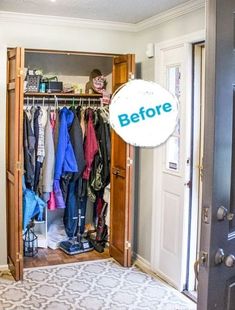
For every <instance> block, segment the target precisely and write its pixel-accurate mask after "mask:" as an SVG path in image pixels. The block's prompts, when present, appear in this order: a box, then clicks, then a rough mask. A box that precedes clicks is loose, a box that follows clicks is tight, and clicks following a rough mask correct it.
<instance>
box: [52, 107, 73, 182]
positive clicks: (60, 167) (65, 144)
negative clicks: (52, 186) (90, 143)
mask: <svg viewBox="0 0 235 310" xmlns="http://www.w3.org/2000/svg"><path fill="white" fill-rule="evenodd" d="M73 118H74V114H73V112H72V111H70V110H68V109H67V108H65V107H64V108H63V109H62V110H61V111H60V128H59V136H58V143H57V149H56V157H55V174H54V179H55V180H60V177H61V175H62V173H64V172H78V166H77V162H76V158H75V155H74V151H73V147H72V144H71V141H70V136H69V129H70V127H71V125H72V122H73Z"/></svg>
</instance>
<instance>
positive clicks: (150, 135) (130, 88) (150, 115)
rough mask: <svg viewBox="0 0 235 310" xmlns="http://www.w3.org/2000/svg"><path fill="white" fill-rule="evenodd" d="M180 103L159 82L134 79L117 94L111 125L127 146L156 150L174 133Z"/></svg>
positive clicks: (112, 106)
mask: <svg viewBox="0 0 235 310" xmlns="http://www.w3.org/2000/svg"><path fill="white" fill-rule="evenodd" d="M177 117H178V100H177V98H176V97H175V96H174V95H172V94H171V93H170V92H168V91H167V90H166V89H165V88H163V87H161V86H160V85H158V84H157V83H154V82H148V81H144V80H133V81H130V82H128V83H126V84H125V85H124V86H123V87H122V88H120V89H119V90H118V92H117V93H116V94H114V96H113V98H112V100H111V105H110V124H111V126H112V128H113V129H114V130H115V131H116V133H117V134H118V135H119V136H120V137H121V138H122V139H123V140H124V141H125V142H127V143H130V144H132V145H135V146H142V147H154V146H158V145H160V144H162V143H163V142H165V141H166V140H167V139H168V138H169V137H170V136H171V134H172V133H173V132H174V130H175V127H176V124H177Z"/></svg>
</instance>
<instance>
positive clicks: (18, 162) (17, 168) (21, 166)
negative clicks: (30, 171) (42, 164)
mask: <svg viewBox="0 0 235 310" xmlns="http://www.w3.org/2000/svg"><path fill="white" fill-rule="evenodd" d="M16 170H17V171H22V170H23V164H22V162H21V161H17V162H16Z"/></svg>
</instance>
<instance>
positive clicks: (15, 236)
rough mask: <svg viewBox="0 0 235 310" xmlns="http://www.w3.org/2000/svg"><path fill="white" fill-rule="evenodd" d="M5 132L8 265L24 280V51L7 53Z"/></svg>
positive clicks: (17, 277) (19, 49)
mask: <svg viewBox="0 0 235 310" xmlns="http://www.w3.org/2000/svg"><path fill="white" fill-rule="evenodd" d="M7 61H8V63H7V69H8V72H7V116H6V122H7V128H6V205H7V251H8V253H7V255H8V264H9V268H10V270H11V272H12V275H13V276H14V278H15V279H16V280H20V279H22V278H23V246H22V167H23V163H22V142H23V132H22V125H23V82H24V80H23V68H24V50H23V49H21V48H15V49H11V50H10V51H8V59H7Z"/></svg>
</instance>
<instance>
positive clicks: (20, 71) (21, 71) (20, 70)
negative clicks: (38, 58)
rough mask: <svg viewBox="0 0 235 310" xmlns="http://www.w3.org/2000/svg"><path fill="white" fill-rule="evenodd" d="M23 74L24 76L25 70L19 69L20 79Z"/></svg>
mask: <svg viewBox="0 0 235 310" xmlns="http://www.w3.org/2000/svg"><path fill="white" fill-rule="evenodd" d="M23 74H24V70H23V69H21V68H18V74H17V76H18V77H21V76H23Z"/></svg>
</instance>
